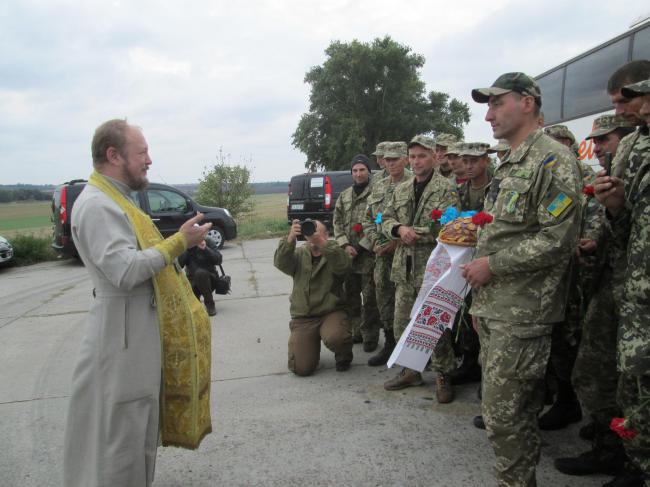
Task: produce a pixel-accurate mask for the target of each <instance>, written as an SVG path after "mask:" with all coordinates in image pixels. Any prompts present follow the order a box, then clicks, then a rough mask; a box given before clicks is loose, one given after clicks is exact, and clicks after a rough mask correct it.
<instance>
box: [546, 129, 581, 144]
mask: <svg viewBox="0 0 650 487" xmlns="http://www.w3.org/2000/svg"><path fill="white" fill-rule="evenodd" d="M544 133H545V134H546V135H549V136H550V137H553V138H558V139H569V140H570V141H571V143H572V144H575V142H576V136H575V135H573V132H571V131H570V130H569V127H567V126H566V125H553V126H552V127H546V128H545V129H544Z"/></svg>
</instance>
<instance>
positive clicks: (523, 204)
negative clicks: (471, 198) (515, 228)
mask: <svg viewBox="0 0 650 487" xmlns="http://www.w3.org/2000/svg"><path fill="white" fill-rule="evenodd" d="M532 184H533V182H532V180H531V179H522V178H514V177H510V178H504V179H503V180H502V181H501V183H500V185H499V194H498V195H497V198H496V202H495V204H494V216H495V218H497V219H499V220H503V221H507V222H513V223H521V222H523V221H524V219H525V218H526V210H527V208H528V205H529V202H528V193H529V192H530V188H531V186H532Z"/></svg>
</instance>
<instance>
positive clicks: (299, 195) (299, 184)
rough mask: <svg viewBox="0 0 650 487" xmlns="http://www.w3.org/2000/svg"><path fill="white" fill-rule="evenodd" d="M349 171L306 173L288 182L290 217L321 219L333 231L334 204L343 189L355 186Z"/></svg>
mask: <svg viewBox="0 0 650 487" xmlns="http://www.w3.org/2000/svg"><path fill="white" fill-rule="evenodd" d="M352 183H353V181H352V173H351V172H350V171H327V172H313V173H304V174H299V175H297V176H293V177H292V178H291V181H290V182H289V194H288V198H287V220H288V222H289V225H291V222H292V221H293V220H294V219H298V220H300V221H302V220H304V219H305V218H311V219H312V220H320V221H322V222H323V223H324V224H325V226H327V228H328V230H330V231H332V223H333V220H334V205H335V204H336V200H337V199H338V197H339V195H340V194H341V192H343V191H345V190H346V189H347V188H349V187H350V186H352Z"/></svg>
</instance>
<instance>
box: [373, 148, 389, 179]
mask: <svg viewBox="0 0 650 487" xmlns="http://www.w3.org/2000/svg"><path fill="white" fill-rule="evenodd" d="M386 144H390V142H389V141H384V142H380V143H379V144H377V148H376V149H375V152H373V153H372V154H371V155H373V156H375V159H376V161H377V166H379V169H381V172H379V173H378V174H375V175H374V176H373V177H374V179H375V181H378V180H380V179H384V178H386V177H388V171H387V170H386V162H385V161H384V147H385V146H386Z"/></svg>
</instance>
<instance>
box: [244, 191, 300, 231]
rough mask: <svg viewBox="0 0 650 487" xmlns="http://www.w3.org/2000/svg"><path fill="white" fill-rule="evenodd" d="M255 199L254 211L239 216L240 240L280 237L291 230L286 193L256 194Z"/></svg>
mask: <svg viewBox="0 0 650 487" xmlns="http://www.w3.org/2000/svg"><path fill="white" fill-rule="evenodd" d="M253 201H254V203H255V207H254V209H253V211H252V212H250V213H248V214H246V215H241V216H239V217H238V218H237V238H238V239H239V240H253V239H257V238H272V237H279V236H281V235H284V234H285V233H287V232H288V231H289V225H288V224H287V195H286V194H283V193H275V194H256V195H254V196H253Z"/></svg>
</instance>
